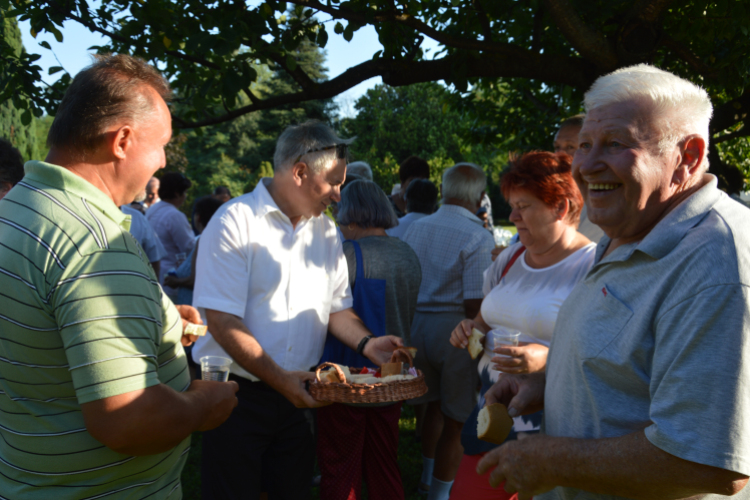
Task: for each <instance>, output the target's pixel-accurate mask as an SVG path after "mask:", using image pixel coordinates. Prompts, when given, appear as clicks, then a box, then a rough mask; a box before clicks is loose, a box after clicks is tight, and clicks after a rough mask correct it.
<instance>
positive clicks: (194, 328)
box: [182, 323, 208, 337]
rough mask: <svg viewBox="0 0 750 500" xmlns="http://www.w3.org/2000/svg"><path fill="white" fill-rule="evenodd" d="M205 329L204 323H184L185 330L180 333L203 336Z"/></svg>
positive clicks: (206, 329)
mask: <svg viewBox="0 0 750 500" xmlns="http://www.w3.org/2000/svg"><path fill="white" fill-rule="evenodd" d="M207 331H208V327H207V326H206V325H196V324H195V323H188V324H187V325H185V330H184V331H183V333H182V334H183V335H197V336H199V337H203V336H204V335H205V334H206V332H207Z"/></svg>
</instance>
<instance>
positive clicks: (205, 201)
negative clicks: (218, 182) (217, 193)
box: [195, 196, 223, 227]
mask: <svg viewBox="0 0 750 500" xmlns="http://www.w3.org/2000/svg"><path fill="white" fill-rule="evenodd" d="M222 205H223V203H222V202H221V201H219V200H217V199H216V198H212V197H211V196H203V197H202V198H198V199H197V200H196V201H195V215H197V216H198V217H199V218H200V220H201V224H203V227H205V226H207V225H208V221H210V220H211V217H213V216H214V214H215V213H216V211H217V210H218V209H219V208H221V206H222Z"/></svg>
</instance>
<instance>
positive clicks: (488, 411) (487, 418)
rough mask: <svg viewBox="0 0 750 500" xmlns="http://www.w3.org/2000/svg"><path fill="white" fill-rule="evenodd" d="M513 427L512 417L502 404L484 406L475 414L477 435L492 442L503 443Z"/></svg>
mask: <svg viewBox="0 0 750 500" xmlns="http://www.w3.org/2000/svg"><path fill="white" fill-rule="evenodd" d="M512 428H513V419H512V418H510V415H508V409H507V408H506V407H505V405H504V404H501V403H495V404H491V405H488V406H485V407H484V408H482V409H481V410H480V411H479V415H478V416H477V437H479V439H481V440H482V441H487V442H488V443H493V444H503V442H504V441H505V438H507V437H508V434H510V430H511V429H512Z"/></svg>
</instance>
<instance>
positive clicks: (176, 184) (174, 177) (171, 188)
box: [159, 172, 193, 200]
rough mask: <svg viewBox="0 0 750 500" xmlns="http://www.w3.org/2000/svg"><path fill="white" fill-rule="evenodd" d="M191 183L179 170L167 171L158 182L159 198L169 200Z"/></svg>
mask: <svg viewBox="0 0 750 500" xmlns="http://www.w3.org/2000/svg"><path fill="white" fill-rule="evenodd" d="M192 185H193V183H192V182H190V179H188V178H187V177H185V176H184V175H182V174H181V173H179V172H167V173H166V174H164V175H163V176H162V178H161V183H160V184H159V198H161V199H162V200H171V199H172V198H177V197H178V196H180V195H181V194H182V193H184V192H185V191H187V190H188V189H190V186H192Z"/></svg>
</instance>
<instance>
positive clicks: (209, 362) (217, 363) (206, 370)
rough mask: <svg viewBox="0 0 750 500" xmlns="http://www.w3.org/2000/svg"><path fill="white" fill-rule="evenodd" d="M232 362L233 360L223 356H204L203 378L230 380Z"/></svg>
mask: <svg viewBox="0 0 750 500" xmlns="http://www.w3.org/2000/svg"><path fill="white" fill-rule="evenodd" d="M231 364H232V360H231V359H229V358H225V357H223V356H203V357H202V358H201V380H212V381H214V382H226V381H228V380H229V367H230V366H231Z"/></svg>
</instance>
